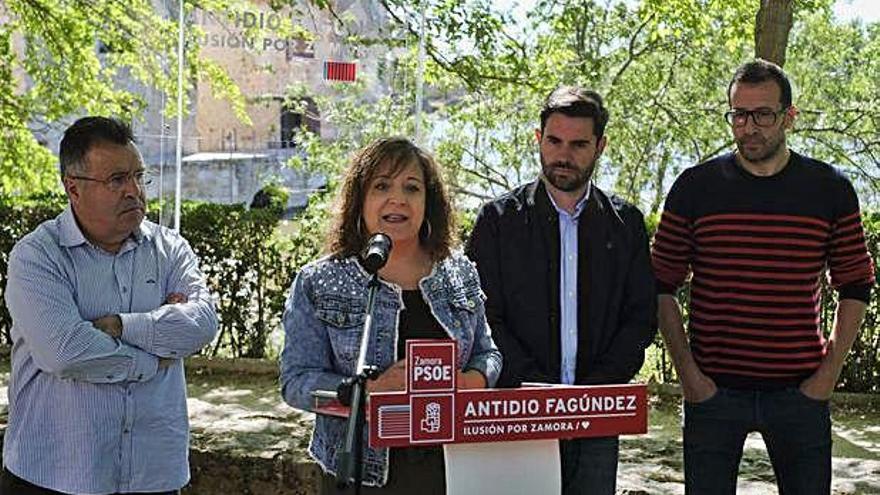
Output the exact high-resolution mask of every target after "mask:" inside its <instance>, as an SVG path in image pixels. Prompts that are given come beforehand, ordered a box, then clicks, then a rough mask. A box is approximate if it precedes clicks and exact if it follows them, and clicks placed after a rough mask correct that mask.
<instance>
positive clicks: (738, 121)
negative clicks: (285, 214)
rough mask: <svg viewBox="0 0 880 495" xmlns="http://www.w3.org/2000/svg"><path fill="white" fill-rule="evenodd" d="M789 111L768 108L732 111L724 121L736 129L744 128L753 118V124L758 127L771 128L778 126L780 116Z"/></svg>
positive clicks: (725, 115) (726, 114)
mask: <svg viewBox="0 0 880 495" xmlns="http://www.w3.org/2000/svg"><path fill="white" fill-rule="evenodd" d="M786 110H788V109H787V108H783V109H782V110H770V109H767V108H759V109H758V110H731V111H729V112H726V113H725V114H724V120H726V121H727V123H728V124H730V125H732V126H734V127H742V126H744V125H746V124H747V123H748V121H749V117H751V118H752V122H754V123H755V125H756V126H758V127H770V126H773V125H775V124H776V120H777V119H778V118H779V116H780V115H782V114H784V113H785V112H786Z"/></svg>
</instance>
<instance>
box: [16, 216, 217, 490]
mask: <svg viewBox="0 0 880 495" xmlns="http://www.w3.org/2000/svg"><path fill="white" fill-rule="evenodd" d="M8 275H9V281H8V285H7V287H6V294H5V295H6V305H7V307H8V309H9V312H10V314H11V315H12V321H13V324H12V331H11V333H12V341H13V347H12V373H11V377H10V380H9V425H8V427H7V430H6V435H5V438H4V441H3V463H4V465H5V466H6V468H7V469H9V470H10V471H11V472H12V473H14V474H15V475H17V476H19V477H20V478H23V479H25V480H27V481H29V482H31V483H34V484H36V485H39V486H41V487H45V488H49V489H52V490H57V491H62V492H74V493H83V494H106V493H114V492H139V491H151V492H152V491H167V490H176V489H179V488H181V487H182V486H183V485H185V484H186V483H187V482H188V480H189V462H188V450H189V423H188V419H187V410H186V379H185V377H184V371H183V361H182V360H181V359H180V358H183V357H185V356H187V355H189V354H192V353H194V352H196V351H198V350H199V349H201V348H202V347H203V346H205V345H206V344H208V343H209V342H211V340H212V339H213V338H214V335H215V333H216V329H217V316H216V314H215V312H214V303H213V301H212V298H211V296H210V294H209V292H208V289H207V287H206V285H205V277H204V276H203V275H202V272H201V271H200V270H199V267H198V260H197V259H196V256H195V254H194V253H193V252H192V250H191V249H190V247H189V244H188V243H187V242H186V240H184V239H183V238H182V237H180V236H179V235H178V234H177V233H175V232H174V231H171V230H169V229H166V228H165V227H161V226H158V225H156V224H154V223H152V222H148V221H144V222H143V223H142V224H141V226H140V228H139V230H138V231H136V232H135V233H134V234H133V235H132V236H131V237H129V239H128V240H127V241H126V242H125V244H124V245H123V246H122V248H121V249H120V250H119V252H118V253H116V254H111V253H108V252H106V251H103V250H101V249H99V248H97V247H95V246H93V245H92V244H90V243H89V242H88V241H87V240H86V238H85V237H84V236H83V234H82V232H81V231H80V229H79V227H78V225H77V223H76V220H75V219H74V216H73V212H72V211H71V209H70V207H68V208H67V209H66V210H65V211H64V212H63V213H62V214H61V215H59V216H58V217H57V218H55V219H54V220H49V221H47V222H45V223H43V224H42V225H40V226H39V227H38V228H37V229H36V230H34V231H33V232H31V233H30V234H28V235H27V236H25V237H24V238H23V239H22V240H21V241H19V242H18V244H16V245H15V247H14V248H13V250H12V252H11V254H10V258H9V269H8ZM172 292H179V293H182V294H185V295H186V296H187V297H188V300H187V302H186V303H182V304H165V305H163V303H164V301H165V299H166V297H167V296H168V294H170V293H172ZM109 314H118V315H120V319H121V320H122V324H123V332H122V337H121V338H120V339H113V338H112V337H110V336H108V335H106V334H104V333H103V332H101V331H100V330H98V329H97V328H95V327H94V326H93V325H92V323H91V320H95V319H98V318H100V317H102V316H106V315H109ZM159 357H167V358H177V360H176V361H175V362H174V363H173V364H171V365H170V366H169V367H163V368H159V366H158V362H159Z"/></svg>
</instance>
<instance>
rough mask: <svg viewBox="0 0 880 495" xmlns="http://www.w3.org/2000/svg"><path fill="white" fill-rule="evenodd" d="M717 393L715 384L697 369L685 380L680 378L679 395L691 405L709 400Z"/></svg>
mask: <svg viewBox="0 0 880 495" xmlns="http://www.w3.org/2000/svg"><path fill="white" fill-rule="evenodd" d="M717 391H718V387H717V386H715V382H714V381H713V380H712V379H711V378H709V377H708V376H706V375H705V374H704V373H703V372H702V371H700V369H699V368H696V367H694V368H693V369H692V370H691V373H690V374H689V376H688V377H687V378H685V376H684V375H682V376H681V395H682V396H683V397H684V400H686V401H688V402H690V403H691V404H696V403H698V402H703V401H706V400H709V399H711V398H712V396H713V395H715V393H716V392H717Z"/></svg>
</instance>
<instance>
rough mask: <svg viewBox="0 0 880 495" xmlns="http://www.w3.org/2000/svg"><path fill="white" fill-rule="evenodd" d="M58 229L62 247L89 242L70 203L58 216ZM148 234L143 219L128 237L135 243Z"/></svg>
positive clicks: (148, 231) (138, 242)
mask: <svg viewBox="0 0 880 495" xmlns="http://www.w3.org/2000/svg"><path fill="white" fill-rule="evenodd" d="M58 231H59V234H60V235H59V237H58V240H59V243H60V244H61V245H62V246H64V247H76V246H80V245H82V244H91V243H90V242H89V240H88V239H87V238H86V236H85V234H83V233H82V230H81V229H80V228H79V224H78V223H76V217H75V216H74V214H73V207H72V206H70V204H68V205H67V207H66V208H64V211H63V212H61V215H60V216H59V217H58ZM149 235H150V230H149V228H148V227H147V221H146V219H145V220H143V221H142V222H141V224H140V225H139V226H138V228H137V229H135V231H134V232H132V234H131V237H130V238H134V241H135V242H136V243H137V244H140V243H141V242H143V241H144V239H145V238H149Z"/></svg>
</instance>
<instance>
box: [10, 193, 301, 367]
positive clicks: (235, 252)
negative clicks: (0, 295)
mask: <svg viewBox="0 0 880 495" xmlns="http://www.w3.org/2000/svg"><path fill="white" fill-rule="evenodd" d="M65 205H66V198H64V197H62V196H40V197H34V198H29V199H27V200H22V199H18V200H17V201H16V202H15V203H12V202H9V201H6V200H3V201H0V287H5V286H6V268H7V266H8V265H7V263H8V259H9V258H8V257H9V252H10V251H11V250H12V246H13V245H14V244H15V243H16V242H17V241H18V240H19V239H21V237H22V236H24V235H25V234H27V233H28V232H30V231H32V230H34V229H35V228H36V227H37V226H38V225H39V224H40V223H41V222H43V221H45V220H48V219H51V218H54V217H55V216H57V215H58V213H59V212H60V211H61V210H62V209H63V208H64V206H65ZM157 207H158V205H157V204H156V203H153V204H151V205H150V210H151V212H155V211H157ZM317 210H318V209H317V208H316V211H317ZM151 214H152V213H151ZM310 214H312V213H310ZM316 224H317V222H313V225H316ZM277 225H278V212H277V211H273V209H272V208H267V209H252V210H247V209H245V208H244V207H243V206H241V205H216V204H207V203H196V202H184V203H183V207H182V215H181V231H182V232H183V233H184V236H185V237H186V239H187V240H188V241H189V243H190V245H191V246H192V248H193V250H194V251H195V253H196V254H197V255H198V257H199V259H200V262H201V263H200V264H201V268H202V271H203V272H204V274H205V276H206V277H207V281H208V286H209V287H210V289H211V290H212V292H213V293H214V296H215V301H216V303H217V313H218V316H219V318H220V332H219V336H218V338H217V340H215V342H214V343H213V344H212V345H211V347H210V348H209V349H206V350H205V351H204V352H206V353H207V354H210V355H217V354H222V355H226V356H232V357H264V356H265V355H266V352H267V350H269V346H268V338H269V335H270V333H271V332H272V330H274V329H277V328H278V327H279V326H280V318H281V313H282V311H283V308H284V301H285V299H286V297H287V290H288V288H289V286H290V284H291V282H292V281H293V276H294V274H295V272H296V270H297V269H298V268H299V266H301V264H302V263H303V262H304V261H303V260H304V259H305V258H306V257H308V258H309V259H311V258H312V257H313V256H314V255H315V251H314V250H312V251H308V249H310V245H309V244H308V241H307V240H306V239H308V236H309V235H311V232H310V233H309V234H307V235H304V236H301V237H303V238H302V239H299V240H298V241H295V242H293V243H291V242H289V241H288V242H285V241H284V240H283V239H281V238H279V237H278V236H277V234H276V226H277ZM11 323H12V322H11V319H10V317H9V313H8V311H7V309H6V306H5V305H0V328H2V330H3V334H4V343H6V344H10V343H11V341H10V339H9V329H10V327H11Z"/></svg>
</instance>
